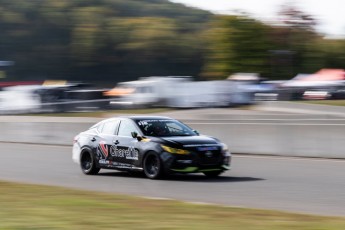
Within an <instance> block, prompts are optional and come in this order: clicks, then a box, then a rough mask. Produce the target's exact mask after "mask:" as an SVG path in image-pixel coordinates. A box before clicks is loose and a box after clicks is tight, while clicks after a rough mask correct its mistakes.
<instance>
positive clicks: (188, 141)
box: [162, 136, 219, 147]
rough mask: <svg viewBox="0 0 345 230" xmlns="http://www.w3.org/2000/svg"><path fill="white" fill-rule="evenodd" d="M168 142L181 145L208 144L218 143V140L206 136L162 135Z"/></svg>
mask: <svg viewBox="0 0 345 230" xmlns="http://www.w3.org/2000/svg"><path fill="white" fill-rule="evenodd" d="M162 139H163V140H164V141H166V142H168V143H172V144H175V145H179V146H183V147H195V146H208V145H211V146H212V145H219V142H218V141H217V140H216V139H214V138H212V137H208V136H183V137H180V136H179V137H164V138H162Z"/></svg>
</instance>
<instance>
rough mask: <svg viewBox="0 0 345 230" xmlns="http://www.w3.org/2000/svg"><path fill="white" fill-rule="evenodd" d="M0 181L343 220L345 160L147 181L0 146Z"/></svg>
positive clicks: (261, 160) (242, 161)
mask: <svg viewBox="0 0 345 230" xmlns="http://www.w3.org/2000/svg"><path fill="white" fill-rule="evenodd" d="M0 148H1V153H0V157H1V161H0V180H6V181H16V182H25V183H35V184H45V185H55V186H64V187H69V188H77V189H83V190H84V189H85V190H92V191H103V192H111V193H118V194H128V195H137V196H144V197H152V198H169V199H177V200H183V201H190V202H197V203H199V202H200V203H215V204H221V205H226V206H239V207H249V208H260V209H274V210H283V211H292V212H300V213H310V214H321V215H332V216H345V177H344V175H345V160H322V159H305V158H304V159H302V158H285V157H284V158H283V157H259V156H238V155H237V156H234V157H233V168H232V170H231V171H229V172H226V173H225V174H223V176H222V177H220V178H217V179H207V178H206V177H204V176H203V175H202V174H193V175H175V176H170V177H168V178H167V179H165V180H149V179H146V178H144V177H141V176H131V175H128V174H127V173H124V172H118V171H110V170H101V172H100V174H99V175H96V176H85V175H83V174H82V173H81V171H80V169H79V166H78V165H76V164H74V163H73V162H72V160H71V148H70V147H66V146H50V145H33V144H9V143H0Z"/></svg>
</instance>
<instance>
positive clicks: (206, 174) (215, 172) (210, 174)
mask: <svg viewBox="0 0 345 230" xmlns="http://www.w3.org/2000/svg"><path fill="white" fill-rule="evenodd" d="M222 172H223V171H209V172H204V174H205V176H207V177H210V178H216V177H218V176H219V175H220V174H222Z"/></svg>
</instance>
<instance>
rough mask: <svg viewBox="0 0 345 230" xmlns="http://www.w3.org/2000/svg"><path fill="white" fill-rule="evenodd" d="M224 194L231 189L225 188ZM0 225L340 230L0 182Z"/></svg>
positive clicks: (289, 217) (341, 225)
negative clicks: (226, 189)
mask: <svg viewBox="0 0 345 230" xmlns="http://www.w3.org/2000/svg"><path fill="white" fill-rule="evenodd" d="M228 192H229V193H230V192H231V191H228ZM0 194H1V195H0V229H6V230H11V229H44V230H47V229H48V230H49V229H83V230H84V229H86V230H87V229H138V230H139V229H140V230H145V229H147V230H149V229H150V230H155V229H166V230H170V229H195V230H203V229H207V230H209V229H212V230H218V229H226V230H235V229H236V230H238V229H244V230H272V229H279V230H291V229H293V230H299V229H305V230H333V229H334V230H336V229H339V230H343V229H345V218H336V217H320V216H311V215H301V214H291V213H284V212H277V211H263V210H253V209H244V208H230V207H219V206H213V205H197V204H188V203H183V202H178V201H171V200H150V199H143V198H135V197H129V196H125V195H113V194H107V193H96V192H86V191H79V190H71V189H64V188H59V187H49V186H37V185H25V184H16V183H8V182H0Z"/></svg>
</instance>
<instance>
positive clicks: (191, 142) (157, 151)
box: [72, 116, 231, 179]
mask: <svg viewBox="0 0 345 230" xmlns="http://www.w3.org/2000/svg"><path fill="white" fill-rule="evenodd" d="M72 158H73V160H74V161H75V162H76V163H78V164H80V166H81V169H82V171H83V173H85V174H97V173H98V172H99V170H100V169H101V168H106V169H116V170H125V171H141V172H142V171H143V172H144V173H145V175H146V176H147V177H148V178H151V179H156V178H159V177H161V176H163V175H164V174H170V173H196V172H202V173H204V174H205V175H206V176H209V177H216V176H218V175H220V174H221V173H222V172H224V171H225V170H228V169H230V162H231V154H230V152H229V150H228V147H227V146H226V145H225V144H224V143H222V142H220V141H219V140H218V139H216V138H213V137H209V136H204V135H200V134H199V133H198V132H197V131H195V130H192V129H191V128H189V127H188V126H187V125H185V124H183V123H181V122H180V121H177V120H175V119H171V118H168V117H158V116H128V117H117V118H110V119H106V120H103V121H101V122H99V123H97V124H95V125H94V126H92V127H91V128H89V129H88V130H86V131H84V132H81V133H80V134H78V135H77V136H76V137H75V138H74V145H73V157H72Z"/></svg>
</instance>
